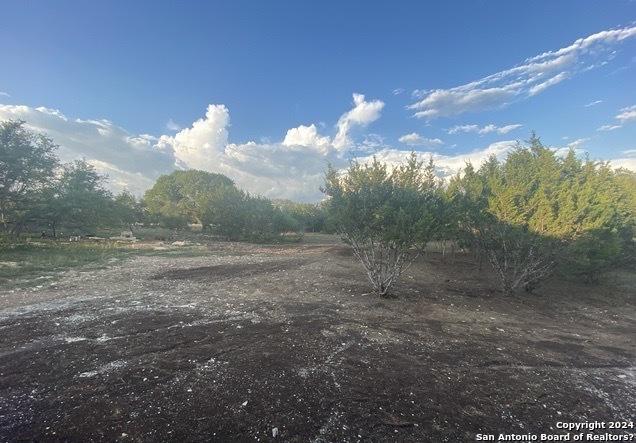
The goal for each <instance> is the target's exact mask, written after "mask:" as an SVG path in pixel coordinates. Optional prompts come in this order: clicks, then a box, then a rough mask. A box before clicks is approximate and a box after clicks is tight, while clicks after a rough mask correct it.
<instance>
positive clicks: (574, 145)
mask: <svg viewBox="0 0 636 443" xmlns="http://www.w3.org/2000/svg"><path fill="white" fill-rule="evenodd" d="M588 141H590V139H589V138H578V139H576V140H574V141H573V142H570V143H568V148H569V149H581V147H582V146H583V145H584V144H585V143H586V142H588Z"/></svg>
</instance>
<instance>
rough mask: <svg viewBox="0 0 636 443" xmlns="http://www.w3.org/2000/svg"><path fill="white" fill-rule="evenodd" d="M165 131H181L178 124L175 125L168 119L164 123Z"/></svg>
mask: <svg viewBox="0 0 636 443" xmlns="http://www.w3.org/2000/svg"><path fill="white" fill-rule="evenodd" d="M166 129H167V130H168V131H178V130H180V129H181V125H179V124H178V123H176V122H175V121H174V120H172V119H169V120H168V121H167V122H166Z"/></svg>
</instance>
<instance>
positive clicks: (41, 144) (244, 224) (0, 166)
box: [0, 121, 636, 296]
mask: <svg viewBox="0 0 636 443" xmlns="http://www.w3.org/2000/svg"><path fill="white" fill-rule="evenodd" d="M56 149H57V146H56V145H55V143H54V142H53V141H52V140H51V139H49V138H47V137H46V136H44V135H42V134H38V133H35V132H32V131H30V130H29V129H28V128H27V126H26V124H25V122H22V121H6V122H1V123H0V228H1V229H2V230H3V232H4V233H5V234H10V235H13V236H19V235H20V233H22V232H34V231H35V232H39V231H40V230H42V231H43V232H45V233H50V235H52V236H56V235H58V234H59V233H60V232H61V231H63V232H65V233H71V234H73V235H77V234H82V233H91V232H94V231H95V230H96V229H98V228H105V227H125V226H128V227H131V229H132V228H134V227H135V226H138V225H144V226H148V225H151V226H163V227H167V228H171V229H184V228H187V227H188V226H189V225H197V226H199V227H200V228H201V229H202V230H203V231H205V232H209V233H211V234H214V235H217V236H220V237H222V238H225V239H228V240H234V241H235V240H248V241H271V240H274V239H277V238H280V236H281V234H284V233H289V232H296V233H301V232H306V231H313V232H321V231H322V232H324V231H330V232H337V233H339V234H340V235H341V237H342V238H343V240H344V241H345V242H346V243H347V244H349V245H350V246H351V247H352V249H353V252H354V255H355V256H356V257H357V258H358V259H359V260H360V262H361V263H362V265H363V266H364V268H365V270H366V272H367V275H368V277H369V280H370V282H371V283H372V285H373V287H374V289H375V290H376V292H377V293H378V294H380V295H383V296H385V295H388V294H389V293H390V291H391V288H392V287H394V285H395V283H396V282H397V281H398V280H399V277H400V275H401V274H402V273H403V272H404V271H405V270H406V269H408V267H409V266H411V264H412V263H413V262H414V261H415V260H416V259H417V257H418V256H420V255H421V254H423V253H424V252H425V251H426V246H427V244H430V243H431V242H437V243H438V244H440V245H442V246H443V247H445V245H450V247H451V248H453V249H455V250H456V249H461V250H464V251H466V252H469V253H471V254H473V255H474V257H475V261H476V263H477V266H480V267H481V266H483V265H484V264H488V265H490V266H491V267H492V269H493V270H494V273H495V275H496V276H497V278H498V280H499V283H500V286H501V289H502V291H503V292H504V293H507V294H511V293H514V292H517V291H523V290H525V291H532V290H533V289H534V288H535V287H536V286H537V285H538V284H540V283H541V281H543V280H544V279H546V278H547V277H549V276H551V275H553V274H555V273H559V274H562V275H570V276H575V277H577V278H582V279H585V280H586V281H589V282H594V281H596V280H598V278H599V277H600V275H601V274H602V273H603V272H605V271H607V270H608V269H611V268H612V267H613V266H617V265H621V264H623V263H626V262H629V261H630V260H631V261H633V260H634V256H635V249H636V248H635V243H634V229H635V226H636V174H635V173H634V172H631V171H628V170H626V169H618V170H615V169H612V168H611V167H610V165H609V164H608V163H605V162H597V161H593V160H590V159H588V158H585V159H581V158H579V157H578V156H577V155H576V153H575V152H574V151H573V150H570V151H569V152H568V153H567V155H565V156H560V155H558V154H557V153H556V152H555V151H554V150H552V149H549V148H548V147H545V146H543V144H542V143H541V141H540V139H539V138H538V137H536V136H534V135H533V136H532V137H531V139H530V140H529V141H528V142H526V143H525V144H522V143H519V144H518V146H517V147H516V148H515V149H513V150H512V151H511V152H510V153H509V154H508V156H507V157H506V158H505V159H504V160H498V159H497V158H496V157H494V156H493V157H491V158H489V159H488V160H487V161H486V162H484V163H483V164H482V165H481V166H480V167H479V168H475V167H474V166H473V165H472V164H470V163H468V164H466V166H465V167H464V168H463V170H462V171H460V172H458V173H457V174H456V175H455V176H453V177H451V178H450V180H449V181H448V182H444V181H442V180H440V179H439V178H438V177H437V176H436V174H435V164H434V162H433V160H432V158H431V159H429V161H428V162H422V161H421V160H419V159H418V157H417V156H416V155H415V154H414V153H412V154H411V155H410V157H408V158H407V159H406V161H405V162H404V163H402V164H401V165H398V166H397V167H389V166H388V165H387V164H384V163H382V162H380V161H378V160H377V159H375V158H374V159H373V161H371V162H369V163H365V164H362V163H358V162H356V161H353V162H352V163H351V164H350V166H349V167H348V168H347V169H346V170H345V171H339V170H336V169H334V168H331V167H329V168H328V169H327V171H326V174H325V184H324V186H323V189H322V191H323V192H324V193H325V196H326V198H325V200H324V201H323V202H322V203H320V204H305V203H295V202H291V201H288V200H269V199H266V198H264V197H261V196H256V195H252V194H250V193H248V192H245V191H243V190H241V189H239V188H238V187H237V186H236V184H235V183H234V182H233V181H232V180H231V179H229V178H228V177H226V176H224V175H221V174H214V173H209V172H204V171H197V170H188V171H175V172H173V173H171V174H169V175H163V176H161V177H159V179H158V180H157V181H156V182H155V184H154V185H153V187H152V188H151V189H149V190H148V191H147V192H146V193H145V195H144V196H143V198H137V197H135V196H133V195H132V194H130V193H129V192H126V191H124V192H122V193H120V194H118V195H113V194H112V193H110V192H109V191H108V190H107V189H106V187H105V180H106V177H104V176H102V175H100V174H98V173H97V172H96V171H95V169H94V168H93V167H92V166H91V165H90V164H89V163H87V162H86V161H84V160H79V161H75V162H71V163H62V162H60V160H59V158H58V157H57V155H56Z"/></svg>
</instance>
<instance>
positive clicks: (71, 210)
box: [45, 160, 119, 234]
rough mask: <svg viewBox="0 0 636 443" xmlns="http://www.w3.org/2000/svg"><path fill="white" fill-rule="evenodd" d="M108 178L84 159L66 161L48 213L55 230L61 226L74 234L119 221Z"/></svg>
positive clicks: (48, 220) (52, 227) (49, 220)
mask: <svg viewBox="0 0 636 443" xmlns="http://www.w3.org/2000/svg"><path fill="white" fill-rule="evenodd" d="M105 182H106V177H104V176H102V175H100V174H98V173H97V171H95V168H94V167H93V166H92V165H90V164H89V163H88V162H86V161H85V160H77V161H75V162H73V163H69V164H66V165H64V167H63V171H62V174H61V176H60V179H59V181H58V182H57V183H56V185H55V187H54V188H53V197H52V199H51V200H50V201H49V204H48V205H47V206H48V208H49V209H48V210H46V214H45V216H46V220H47V222H48V225H49V227H50V228H51V229H53V231H54V233H55V232H56V231H58V230H59V229H60V228H63V229H65V230H70V232H71V233H74V234H79V233H88V232H91V231H93V230H94V229H95V228H98V227H109V226H114V225H118V224H119V220H118V217H117V215H118V214H117V211H115V202H114V201H113V198H112V194H111V193H110V192H109V191H107V190H106V188H105Z"/></svg>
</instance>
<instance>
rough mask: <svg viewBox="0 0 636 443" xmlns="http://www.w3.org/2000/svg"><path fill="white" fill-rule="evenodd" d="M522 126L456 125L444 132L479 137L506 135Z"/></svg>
mask: <svg viewBox="0 0 636 443" xmlns="http://www.w3.org/2000/svg"><path fill="white" fill-rule="evenodd" d="M522 126H523V125H520V124H514V125H505V126H496V125H493V124H489V125H486V126H479V125H457V126H453V127H452V128H449V129H447V130H446V132H448V133H449V134H457V133H460V132H474V133H476V134H479V135H484V134H490V133H493V132H494V133H497V134H507V133H509V132H510V131H514V130H515V129H517V128H520V127H522Z"/></svg>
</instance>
